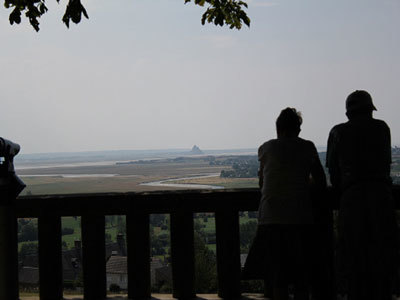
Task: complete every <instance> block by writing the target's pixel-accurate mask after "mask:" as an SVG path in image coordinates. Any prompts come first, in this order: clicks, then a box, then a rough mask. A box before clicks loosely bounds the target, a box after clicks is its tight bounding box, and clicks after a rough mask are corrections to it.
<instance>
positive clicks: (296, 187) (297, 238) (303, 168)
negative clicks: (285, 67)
mask: <svg viewBox="0 0 400 300" xmlns="http://www.w3.org/2000/svg"><path fill="white" fill-rule="evenodd" d="M302 121H303V120H302V117H301V115H300V113H299V112H297V111H296V109H294V108H289V107H288V108H286V109H284V110H282V112H281V113H280V115H279V117H278V119H277V120H276V130H277V135H278V138H277V139H272V140H269V141H267V142H265V143H264V144H263V145H261V147H260V148H259V149H258V159H259V161H260V169H259V184H260V188H261V193H262V196H261V201H260V204H259V210H258V229H257V234H256V238H255V240H254V242H253V245H252V247H251V249H250V252H249V257H248V262H246V264H248V265H249V268H251V267H250V265H251V264H252V262H251V261H253V264H254V261H256V260H257V259H258V261H259V267H260V268H263V269H264V270H263V271H264V272H265V273H263V276H264V278H265V280H266V282H267V283H271V284H272V299H273V300H286V299H288V285H289V283H293V285H294V299H295V300H303V299H309V286H310V269H311V262H310V250H311V247H310V245H311V233H312V229H313V227H312V226H313V213H312V202H311V198H310V183H311V179H312V181H313V182H314V184H315V185H316V186H318V187H319V188H320V189H324V188H325V186H326V178H325V173H324V170H323V168H322V165H321V163H320V160H319V157H318V153H317V150H316V148H315V146H314V144H313V143H312V142H311V141H307V140H304V139H302V138H300V137H299V133H300V126H301V124H302ZM260 249H262V250H260ZM256 253H257V254H256ZM261 256H263V257H261ZM244 271H246V266H245V270H244Z"/></svg>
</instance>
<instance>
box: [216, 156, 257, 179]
mask: <svg viewBox="0 0 400 300" xmlns="http://www.w3.org/2000/svg"><path fill="white" fill-rule="evenodd" d="M225 161H226V164H225V165H231V166H232V169H231V170H222V171H221V177H227V178H252V177H258V168H259V165H260V164H259V162H258V159H257V156H256V155H253V156H236V157H234V158H227V159H226V160H225Z"/></svg>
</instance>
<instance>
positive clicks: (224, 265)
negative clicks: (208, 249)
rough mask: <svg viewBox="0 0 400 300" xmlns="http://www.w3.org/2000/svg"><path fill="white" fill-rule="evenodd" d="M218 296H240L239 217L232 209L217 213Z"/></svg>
mask: <svg viewBox="0 0 400 300" xmlns="http://www.w3.org/2000/svg"><path fill="white" fill-rule="evenodd" d="M215 225H216V236H217V272H218V296H219V297H221V298H238V297H240V268H241V266H240V240H239V217H238V213H237V212H236V211H235V212H232V211H226V212H225V211H223V212H222V211H221V212H216V213H215Z"/></svg>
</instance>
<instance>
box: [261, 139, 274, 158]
mask: <svg viewBox="0 0 400 300" xmlns="http://www.w3.org/2000/svg"><path fill="white" fill-rule="evenodd" d="M276 141H277V139H272V140H269V141H266V142H265V143H264V144H262V145H261V146H260V147H259V148H258V157H259V158H260V157H261V156H262V155H263V154H264V153H265V152H266V151H267V150H268V149H269V148H271V147H273V145H275V144H276Z"/></svg>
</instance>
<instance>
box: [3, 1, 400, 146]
mask: <svg viewBox="0 0 400 300" xmlns="http://www.w3.org/2000/svg"><path fill="white" fill-rule="evenodd" d="M82 2H83V3H84V5H85V6H86V9H87V11H88V13H89V16H90V19H89V20H86V19H84V20H83V21H82V22H81V24H79V25H78V26H76V25H74V24H72V25H71V28H70V29H69V30H68V29H67V28H66V27H65V26H64V24H63V23H62V22H61V18H62V15H63V12H64V9H65V6H64V5H65V3H66V1H61V4H60V5H57V4H56V1H55V0H48V1H47V2H46V3H47V4H48V6H49V8H50V10H49V12H48V14H47V15H45V16H44V17H43V18H42V20H41V30H40V32H39V33H36V32H35V31H34V30H33V29H32V28H31V27H30V26H29V25H28V22H27V20H23V24H22V25H19V26H10V25H9V24H8V15H9V13H10V11H9V10H6V9H5V8H3V7H1V8H0V41H1V43H0V45H1V46H0V51H1V56H0V86H1V94H0V104H1V106H0V112H1V116H0V136H2V137H5V138H9V139H12V140H14V141H16V142H18V143H20V144H21V146H22V152H23V153H32V152H59V151H86V150H113V149H160V148H161V149H165V148H190V147H191V146H192V145H193V144H197V145H199V146H200V148H202V149H226V148H255V147H257V146H259V145H260V144H261V143H262V142H264V141H265V140H268V139H270V138H274V137H275V119H276V117H277V115H278V114H279V112H280V110H281V109H283V108H285V107H287V106H291V107H295V108H297V109H299V110H300V111H301V112H302V113H303V117H304V125H303V127H302V132H301V136H302V137H304V138H307V139H310V140H313V141H314V142H315V144H316V145H321V146H323V145H325V144H326V139H327V136H328V133H329V130H330V128H331V127H332V126H333V125H335V124H336V123H339V122H343V121H345V120H346V117H345V115H344V111H345V109H344V101H345V98H346V96H347V95H348V94H349V93H350V92H352V91H353V90H356V89H366V90H368V91H370V93H371V95H372V96H373V98H374V103H375V106H376V107H377V108H378V111H377V112H376V113H375V116H376V117H377V118H380V119H384V120H385V121H386V122H387V123H388V124H389V126H390V127H391V130H392V141H393V144H400V117H399V113H400V102H399V100H398V98H399V96H398V95H399V80H400V55H399V53H400V34H399V32H400V29H399V28H400V0H335V1H333V0H331V1H321V0H274V1H272V0H271V1H268V0H252V1H248V3H249V9H248V14H249V16H250V18H251V20H252V23H251V27H250V29H248V28H243V29H242V30H240V31H234V30H229V29H227V28H225V27H224V28H221V27H215V26H213V25H206V26H202V25H201V24H200V19H201V15H202V13H203V11H204V9H203V8H199V7H196V6H194V5H193V4H187V5H184V4H183V2H184V1H183V0H152V1H144V0H125V1H122V0H112V1H111V0H86V1H85V0H82Z"/></svg>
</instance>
